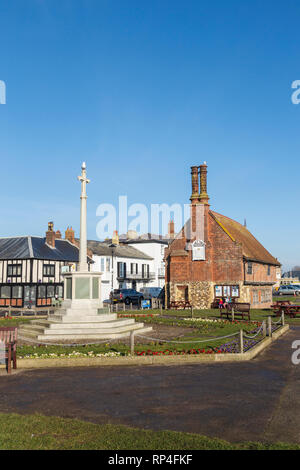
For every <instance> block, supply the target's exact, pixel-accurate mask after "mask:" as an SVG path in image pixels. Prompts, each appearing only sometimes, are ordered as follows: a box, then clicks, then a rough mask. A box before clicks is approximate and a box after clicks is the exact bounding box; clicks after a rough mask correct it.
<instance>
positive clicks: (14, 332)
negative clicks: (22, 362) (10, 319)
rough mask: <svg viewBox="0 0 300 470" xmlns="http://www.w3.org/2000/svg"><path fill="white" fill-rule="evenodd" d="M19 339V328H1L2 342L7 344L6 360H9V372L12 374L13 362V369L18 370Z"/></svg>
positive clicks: (0, 339)
mask: <svg viewBox="0 0 300 470" xmlns="http://www.w3.org/2000/svg"><path fill="white" fill-rule="evenodd" d="M17 339H18V328H16V327H14V326H3V327H1V328H0V341H3V342H4V344H5V359H7V372H8V373H9V374H10V373H11V362H12V363H13V368H14V369H16V368H17Z"/></svg>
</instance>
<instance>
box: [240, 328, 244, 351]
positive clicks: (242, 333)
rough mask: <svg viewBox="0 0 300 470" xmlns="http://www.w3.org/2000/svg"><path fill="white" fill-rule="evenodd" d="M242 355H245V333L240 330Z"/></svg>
mask: <svg viewBox="0 0 300 470" xmlns="http://www.w3.org/2000/svg"><path fill="white" fill-rule="evenodd" d="M240 353H241V354H244V332H243V330H240Z"/></svg>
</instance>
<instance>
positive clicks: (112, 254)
mask: <svg viewBox="0 0 300 470" xmlns="http://www.w3.org/2000/svg"><path fill="white" fill-rule="evenodd" d="M109 248H111V290H112V293H113V291H114V254H115V250H116V248H117V245H115V244H114V243H111V244H110V245H109Z"/></svg>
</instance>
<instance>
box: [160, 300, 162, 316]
mask: <svg viewBox="0 0 300 470" xmlns="http://www.w3.org/2000/svg"><path fill="white" fill-rule="evenodd" d="M159 309H160V314H161V315H162V303H161V302H159Z"/></svg>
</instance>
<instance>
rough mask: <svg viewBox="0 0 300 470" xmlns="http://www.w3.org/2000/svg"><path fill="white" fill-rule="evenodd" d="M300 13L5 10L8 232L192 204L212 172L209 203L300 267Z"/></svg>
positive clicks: (169, 4) (137, 3)
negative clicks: (83, 178) (297, 96)
mask: <svg viewBox="0 0 300 470" xmlns="http://www.w3.org/2000/svg"><path fill="white" fill-rule="evenodd" d="M299 15H300V4H299V2H297V1H296V0H288V1H281V0H277V1H276V2H274V1H270V0H262V1H258V0H244V1H240V0H226V2H225V1H224V0H216V1H214V2H211V1H209V0H197V1H193V0H185V1H181V0H172V1H169V0H151V1H146V0H128V1H127V0H113V1H112V0H14V2H6V1H4V0H2V1H0V40H1V62H0V80H3V81H5V83H6V87H7V102H6V104H5V105H0V152H1V177H2V178H1V204H0V218H1V221H2V224H1V236H11V235H25V234H32V235H42V234H44V232H45V230H46V227H47V222H48V221H49V220H53V221H54V223H55V228H56V229H60V230H61V231H62V232H63V231H64V230H65V229H66V227H67V226H68V225H72V226H73V227H74V228H75V229H76V231H77V233H78V231H79V193H80V186H79V183H78V182H77V181H76V177H77V175H78V174H79V172H80V164H81V162H82V161H83V160H85V161H86V162H87V168H88V176H89V177H90V179H91V184H90V185H89V188H88V189H89V199H88V235H89V238H94V239H96V224H97V222H98V220H99V219H98V218H97V217H96V208H97V206H98V205H99V204H101V203H111V204H116V205H117V202H118V196H119V195H127V196H128V203H129V204H133V203H144V204H146V205H147V206H148V207H150V204H154V203H167V204H173V203H180V204H186V203H188V202H189V197H190V194H191V183H190V166H192V165H198V164H201V163H202V162H203V161H204V160H205V161H207V163H208V171H209V173H208V192H209V195H210V198H211V199H210V202H211V207H212V209H214V210H216V211H217V212H221V213H223V214H224V215H227V216H229V217H231V218H234V219H236V220H238V221H240V222H241V223H243V221H244V218H246V219H247V225H248V228H249V229H250V230H251V231H252V232H253V234H254V235H255V236H256V237H257V238H258V239H259V240H260V241H261V242H262V243H263V244H264V245H265V246H266V248H267V249H268V250H269V251H270V252H271V253H272V254H273V255H274V256H276V257H277V258H278V259H279V260H280V261H281V262H282V263H283V265H284V267H291V266H293V265H295V264H300V237H299V236H298V233H299V228H300V218H299V216H298V201H299V193H300V190H299V184H298V179H299V173H300V171H299V170H300V162H299V135H300V105H298V106H296V105H293V104H292V102H291V95H292V91H293V90H292V89H291V84H292V82H293V81H294V80H298V79H300V61H299V58H300V57H299V56H300V52H299V43H300V28H299Z"/></svg>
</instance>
